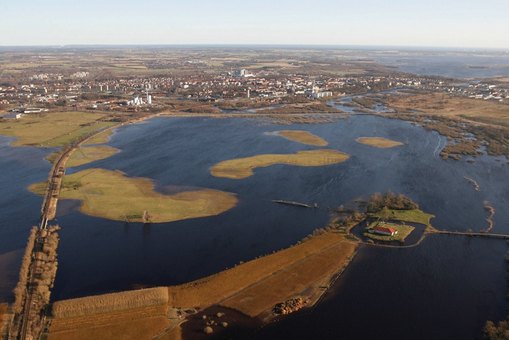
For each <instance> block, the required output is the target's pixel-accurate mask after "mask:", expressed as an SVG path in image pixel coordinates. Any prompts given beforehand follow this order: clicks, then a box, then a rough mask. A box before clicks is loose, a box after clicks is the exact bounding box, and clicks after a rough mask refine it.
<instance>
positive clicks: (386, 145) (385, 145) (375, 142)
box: [356, 137, 403, 149]
mask: <svg viewBox="0 0 509 340" xmlns="http://www.w3.org/2000/svg"><path fill="white" fill-rule="evenodd" d="M356 141H357V142H358V143H361V144H364V145H369V146H373V147H375V148H380V149H390V148H394V147H396V146H401V145H403V143H401V142H397V141H395V140H390V139H387V138H382V137H360V138H357V139H356Z"/></svg>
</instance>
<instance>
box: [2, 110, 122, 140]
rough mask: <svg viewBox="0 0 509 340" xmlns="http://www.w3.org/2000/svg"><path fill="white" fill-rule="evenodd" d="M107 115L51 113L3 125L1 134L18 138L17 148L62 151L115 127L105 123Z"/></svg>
mask: <svg viewBox="0 0 509 340" xmlns="http://www.w3.org/2000/svg"><path fill="white" fill-rule="evenodd" d="M105 117H106V115H105V114H100V113H89V112H48V113H43V114H36V115H33V114H30V115H26V116H24V117H23V118H21V119H17V120H3V121H0V134H2V135H6V136H12V137H16V140H15V141H14V142H13V144H12V145H14V146H36V147H61V146H65V145H68V144H69V143H71V142H73V141H76V140H78V139H79V138H81V137H83V136H86V135H88V134H91V133H93V132H95V131H99V130H101V129H103V128H106V127H108V126H112V125H114V124H115V123H113V122H105V121H102V119H103V118H105Z"/></svg>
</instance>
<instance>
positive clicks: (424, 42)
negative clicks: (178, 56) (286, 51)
mask: <svg viewBox="0 0 509 340" xmlns="http://www.w3.org/2000/svg"><path fill="white" fill-rule="evenodd" d="M508 13H509V0H426V1H421V0H419V1H417V0H349V1H343V0H306V1H304V0H293V1H290V0H251V1H240V0H236V1H233V0H143V1H134V0H82V1H78V0H0V15H1V17H0V18H1V19H0V46H16V45H22V46H23V45H73V44H80V45H81V44H85V45H86V44H147V45H151V44H179V45H180V44H264V45H265V44H269V45H271V44H277V45H280V44H288V45H368V46H412V47H413V46H423V47H473V48H502V49H509V19H508Z"/></svg>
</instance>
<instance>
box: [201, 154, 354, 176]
mask: <svg viewBox="0 0 509 340" xmlns="http://www.w3.org/2000/svg"><path fill="white" fill-rule="evenodd" d="M349 157H350V156H348V155H347V154H345V153H343V152H340V151H336V150H311V151H299V152H297V153H294V154H265V155H257V156H252V157H246V158H238V159H232V160H227V161H223V162H220V163H218V164H216V165H214V166H213V167H212V168H211V169H210V173H211V174H212V175H213V176H215V177H223V178H231V179H243V178H247V177H250V176H252V175H253V170H254V169H256V168H263V167H268V166H271V165H275V164H283V165H293V166H324V165H331V164H338V163H342V162H344V161H346V160H347V159H348V158H349Z"/></svg>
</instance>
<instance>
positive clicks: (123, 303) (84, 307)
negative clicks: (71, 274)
mask: <svg viewBox="0 0 509 340" xmlns="http://www.w3.org/2000/svg"><path fill="white" fill-rule="evenodd" d="M167 302H168V291H167V289H166V288H162V287H161V288H150V289H142V290H133V291H126V292H123V293H121V294H105V295H98V296H91V297H84V298H79V299H72V300H66V301H60V302H55V303H54V304H53V309H52V312H53V315H54V316H55V317H57V318H63V317H65V318H69V317H77V316H86V315H90V314H99V313H109V312H116V311H121V310H125V309H132V308H139V307H147V306H154V305H162V304H166V303H167Z"/></svg>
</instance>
